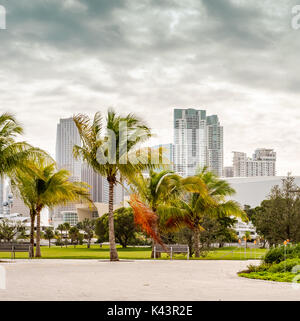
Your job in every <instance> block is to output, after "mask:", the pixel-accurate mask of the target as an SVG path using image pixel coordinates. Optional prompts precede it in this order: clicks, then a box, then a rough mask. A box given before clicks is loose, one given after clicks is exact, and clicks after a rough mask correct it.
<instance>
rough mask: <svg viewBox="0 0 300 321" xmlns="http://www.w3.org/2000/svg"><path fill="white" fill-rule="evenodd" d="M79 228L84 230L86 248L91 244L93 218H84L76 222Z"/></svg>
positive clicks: (93, 231)
mask: <svg viewBox="0 0 300 321" xmlns="http://www.w3.org/2000/svg"><path fill="white" fill-rule="evenodd" d="M77 228H78V229H79V230H82V231H84V238H85V239H86V240H87V248H88V249H89V248H90V246H91V239H92V238H93V236H94V234H95V220H90V219H88V218H85V219H84V220H83V221H82V222H79V223H78V224H77Z"/></svg>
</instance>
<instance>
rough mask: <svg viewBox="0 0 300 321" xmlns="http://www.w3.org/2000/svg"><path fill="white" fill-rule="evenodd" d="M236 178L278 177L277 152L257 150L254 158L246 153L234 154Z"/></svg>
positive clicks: (264, 149) (263, 149)
mask: <svg viewBox="0 0 300 321" xmlns="http://www.w3.org/2000/svg"><path fill="white" fill-rule="evenodd" d="M233 174H234V176H235V177H255V176H276V152H274V150H273V149H266V148H261V149H256V150H255V152H254V154H253V156H252V158H250V157H247V154H246V153H242V152H233Z"/></svg>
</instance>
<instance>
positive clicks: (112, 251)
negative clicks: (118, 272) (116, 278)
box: [108, 181, 119, 261]
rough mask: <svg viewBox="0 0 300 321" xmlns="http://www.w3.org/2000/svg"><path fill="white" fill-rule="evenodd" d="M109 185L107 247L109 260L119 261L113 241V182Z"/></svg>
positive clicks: (114, 241)
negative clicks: (108, 248)
mask: <svg viewBox="0 0 300 321" xmlns="http://www.w3.org/2000/svg"><path fill="white" fill-rule="evenodd" d="M108 183H109V203H108V226H109V247H110V260H111V261H119V257H118V252H117V248H116V240H115V228H114V182H113V181H108Z"/></svg>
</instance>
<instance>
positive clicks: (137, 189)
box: [130, 170, 181, 257]
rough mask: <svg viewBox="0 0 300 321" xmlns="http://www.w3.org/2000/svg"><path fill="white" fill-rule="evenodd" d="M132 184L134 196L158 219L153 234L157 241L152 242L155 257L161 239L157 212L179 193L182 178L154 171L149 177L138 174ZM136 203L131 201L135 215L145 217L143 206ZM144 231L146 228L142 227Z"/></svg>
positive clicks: (168, 171)
mask: <svg viewBox="0 0 300 321" xmlns="http://www.w3.org/2000/svg"><path fill="white" fill-rule="evenodd" d="M130 183H131V184H132V191H133V193H134V194H137V195H138V196H139V199H140V200H141V202H142V203H143V204H144V206H146V208H148V209H150V210H151V211H152V213H153V214H155V216H156V219H155V220H153V224H152V225H154V226H153V234H155V238H156V240H155V239H153V240H152V254H151V257H153V256H154V252H153V248H154V246H155V245H156V244H157V240H159V239H160V236H159V235H160V233H159V215H158V213H157V210H158V208H159V206H160V205H161V204H166V203H168V202H169V201H170V200H171V199H172V198H174V197H175V196H176V195H177V194H178V191H179V189H180V188H179V186H180V185H181V178H180V176H179V175H177V174H175V173H174V172H172V171H170V170H162V171H160V172H155V171H153V170H150V171H149V176H145V175H142V174H137V175H136V176H135V177H134V178H132V179H131V180H130ZM134 203H136V202H134V201H133V199H131V205H132V207H133V211H134V214H135V218H136V219H137V216H138V215H139V214H140V215H145V212H144V211H141V206H137V207H136V206H135V205H138V204H134ZM141 228H142V229H143V228H144V227H143V226H141Z"/></svg>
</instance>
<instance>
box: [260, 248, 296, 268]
mask: <svg viewBox="0 0 300 321" xmlns="http://www.w3.org/2000/svg"><path fill="white" fill-rule="evenodd" d="M284 252H285V253H284ZM298 257H300V244H298V245H297V246H287V247H286V249H284V246H279V247H275V248H273V249H270V250H269V251H268V252H267V253H266V255H265V256H264V262H265V263H270V264H273V263H280V262H282V261H284V260H285V259H287V258H298Z"/></svg>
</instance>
